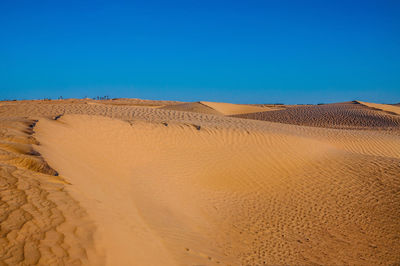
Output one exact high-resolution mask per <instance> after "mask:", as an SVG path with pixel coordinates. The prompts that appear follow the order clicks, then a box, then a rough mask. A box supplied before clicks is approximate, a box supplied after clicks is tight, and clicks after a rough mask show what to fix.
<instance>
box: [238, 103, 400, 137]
mask: <svg viewBox="0 0 400 266" xmlns="http://www.w3.org/2000/svg"><path fill="white" fill-rule="evenodd" d="M377 106H379V107H381V108H378V107H377ZM382 106H383V107H382ZM371 107H372V108H371ZM382 108H386V110H383V109H382ZM388 108H391V110H392V111H391V113H390V112H387V111H388ZM395 108H397V109H398V107H395V106H390V105H384V104H379V105H375V106H372V105H371V104H369V105H368V104H364V103H361V102H358V101H354V102H345V103H335V104H324V105H317V106H315V105H309V106H294V107H290V108H287V109H283V110H276V111H269V112H259V113H252V114H240V115H236V117H240V118H248V119H256V120H264V121H271V122H279V123H285V124H293V125H304V126H314V127H328V128H341V129H366V128H373V129H385V130H387V129H397V128H399V126H400V116H399V115H398V114H397V113H394V112H395Z"/></svg>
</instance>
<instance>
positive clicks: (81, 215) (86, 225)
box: [0, 118, 102, 265]
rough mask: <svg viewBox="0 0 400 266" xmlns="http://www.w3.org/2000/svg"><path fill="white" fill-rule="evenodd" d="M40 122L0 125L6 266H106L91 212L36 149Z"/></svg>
mask: <svg viewBox="0 0 400 266" xmlns="http://www.w3.org/2000/svg"><path fill="white" fill-rule="evenodd" d="M36 122H37V121H36V120H32V119H26V118H13V119H0V208H1V212H0V213H1V214H0V264H2V265H34V264H40V265H61V264H70V265H77V264H81V263H85V264H88V263H89V261H90V262H91V263H94V264H96V263H97V264H98V265H101V263H102V262H101V261H102V259H101V255H96V256H95V255H94V253H95V251H94V249H93V241H92V235H93V232H94V230H95V229H94V225H93V224H92V222H91V220H90V219H89V218H88V216H87V214H86V211H85V210H84V209H83V208H82V207H81V206H80V205H79V203H78V202H77V201H75V200H74V199H73V198H71V196H70V195H69V194H68V193H67V192H66V191H65V190H64V185H65V184H66V182H65V180H64V179H63V178H62V177H59V176H57V175H58V173H57V172H56V171H55V170H54V169H53V168H51V167H50V166H49V165H48V164H47V162H46V161H45V160H44V159H43V157H42V156H41V155H40V154H39V153H38V152H37V151H36V150H35V149H34V148H33V146H34V145H38V144H39V142H38V141H37V140H36V139H35V138H34V137H33V136H32V134H33V133H34V131H33V128H34V126H35V124H36Z"/></svg>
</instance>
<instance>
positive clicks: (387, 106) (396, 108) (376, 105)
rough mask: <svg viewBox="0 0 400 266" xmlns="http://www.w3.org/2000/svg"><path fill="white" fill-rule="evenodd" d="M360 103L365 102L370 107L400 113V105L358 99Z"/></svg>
mask: <svg viewBox="0 0 400 266" xmlns="http://www.w3.org/2000/svg"><path fill="white" fill-rule="evenodd" d="M358 102H359V103H360V104H363V105H365V106H368V107H372V108H376V109H378V110H382V111H386V112H390V113H393V114H397V115H400V106H395V105H390V104H379V103H367V102H361V101H358Z"/></svg>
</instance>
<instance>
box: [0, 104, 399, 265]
mask: <svg viewBox="0 0 400 266" xmlns="http://www.w3.org/2000/svg"><path fill="white" fill-rule="evenodd" d="M111 101H112V100H109V101H93V100H74V101H71V100H60V101H24V102H3V103H2V104H1V105H0V203H1V204H0V207H1V210H2V212H0V225H1V227H0V232H1V236H0V262H1V263H5V264H10V265H31V264H40V265H63V264H64V265H80V264H83V265H315V264H320V265H348V264H352V265H392V264H396V263H399V261H400V254H399V252H398V250H400V238H399V233H400V220H399V219H398V217H400V174H399V173H400V116H399V114H398V113H397V111H396V110H397V109H396V108H398V107H396V106H393V105H382V104H372V103H364V102H358V101H355V102H346V103H336V104H326V105H317V106H286V107H282V106H281V107H279V109H277V108H274V106H265V107H260V106H253V105H236V104H227V103H213V102H196V103H177V102H167V101H164V102H157V101H152V102H147V101H146V102H141V101H140V100H138V99H134V100H129V99H123V100H119V103H118V104H116V102H114V103H113V102H111ZM115 101H117V100H115ZM117 102H118V101H117ZM243 118H246V119H243ZM1 263H0V264H1Z"/></svg>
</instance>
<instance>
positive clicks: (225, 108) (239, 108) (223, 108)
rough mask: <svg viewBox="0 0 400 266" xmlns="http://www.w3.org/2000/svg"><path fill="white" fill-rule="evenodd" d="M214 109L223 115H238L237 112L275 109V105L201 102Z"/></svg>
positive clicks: (245, 112) (244, 112) (246, 112)
mask: <svg viewBox="0 0 400 266" xmlns="http://www.w3.org/2000/svg"><path fill="white" fill-rule="evenodd" d="M200 103H202V104H204V105H206V106H208V107H211V108H212V109H214V110H216V111H217V112H220V113H221V114H223V115H237V114H248V113H256V112H265V111H270V110H274V108H273V107H260V106H254V105H245V104H232V103H216V102H200Z"/></svg>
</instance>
